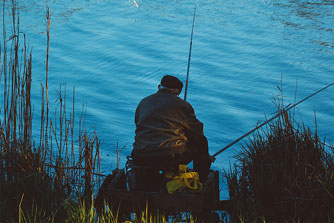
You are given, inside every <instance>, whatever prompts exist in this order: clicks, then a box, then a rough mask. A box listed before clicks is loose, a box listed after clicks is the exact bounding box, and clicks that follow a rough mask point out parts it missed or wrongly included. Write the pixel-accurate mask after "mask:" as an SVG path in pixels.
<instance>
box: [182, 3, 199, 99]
mask: <svg viewBox="0 0 334 223" xmlns="http://www.w3.org/2000/svg"><path fill="white" fill-rule="evenodd" d="M195 16H196V4H195V8H194V16H193V25H192V28H191V39H190V49H189V57H188V68H187V78H186V87H185V89H184V100H185V101H186V100H187V91H188V82H189V68H190V59H191V48H192V45H193V34H194V24H195Z"/></svg>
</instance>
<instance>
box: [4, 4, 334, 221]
mask: <svg viewBox="0 0 334 223" xmlns="http://www.w3.org/2000/svg"><path fill="white" fill-rule="evenodd" d="M9 11H10V14H9V13H8V12H9ZM51 15H52V14H51V12H50V10H49V9H48V10H47V11H46V18H45V22H46V30H47V32H46V37H45V38H46V40H47V45H46V50H45V53H46V54H45V55H46V60H45V82H43V84H41V101H40V103H41V106H40V108H41V110H40V111H39V112H40V114H38V116H37V117H40V120H38V121H39V123H40V126H38V127H36V126H34V129H38V131H39V138H38V139H36V138H35V139H34V138H33V136H32V129H33V127H32V123H33V113H32V101H31V83H32V59H33V57H32V54H31V51H30V49H29V48H28V47H27V45H26V37H25V35H24V34H23V33H21V32H20V29H19V28H20V27H19V14H18V10H17V6H16V3H15V1H14V0H13V1H11V2H10V1H3V22H2V24H3V35H2V40H3V41H1V42H0V70H1V74H0V86H1V88H0V89H1V93H0V94H1V99H0V222H101V223H102V222H124V221H125V220H129V219H125V218H124V216H122V215H121V214H120V213H121V212H120V211H119V210H117V207H116V208H115V207H109V206H108V205H105V208H104V209H103V210H102V212H101V213H97V211H96V209H95V205H94V202H93V201H94V189H97V188H99V186H100V183H101V181H102V180H103V176H102V175H101V171H100V140H99V138H98V135H97V133H95V132H93V133H89V132H87V131H86V130H85V124H84V122H85V121H84V114H85V108H84V107H83V109H82V114H81V115H79V117H77V115H76V113H75V107H76V106H77V105H75V103H74V101H75V89H74V87H73V90H72V89H71V91H70V93H68V91H67V90H66V86H60V87H59V94H58V98H57V99H56V100H57V104H56V105H52V106H51V105H50V103H49V102H50V101H56V100H55V99H52V100H50V97H49V87H48V86H49V84H48V79H49V62H48V58H49V43H50V41H52V38H51V35H50V29H52V24H51ZM7 27H11V28H10V29H11V30H10V33H7V31H8V30H7ZM51 75H52V74H51ZM69 94H70V95H71V98H70V99H68V97H69ZM50 107H52V108H56V110H55V112H50ZM69 108H70V110H69ZM278 110H279V111H280V110H281V107H280V106H278ZM35 114H36V113H35ZM35 117H36V115H35ZM34 123H36V122H34ZM115 156H116V154H115ZM333 156H334V155H333V150H331V149H330V148H329V147H328V146H325V145H324V144H323V142H322V141H321V140H320V139H319V137H318V135H317V133H316V131H314V132H313V133H312V131H311V130H310V129H309V128H307V127H305V126H303V125H300V126H299V125H298V124H296V123H295V121H294V120H293V116H291V115H290V114H288V113H284V114H283V115H281V116H280V117H279V118H278V119H277V120H275V121H273V122H272V123H271V124H269V125H268V126H267V128H265V129H263V130H261V131H259V132H257V133H256V134H254V135H253V136H252V138H250V139H249V142H248V143H246V144H245V145H244V146H243V147H242V148H241V152H240V153H239V154H237V163H236V164H235V165H233V167H231V169H230V170H227V171H226V172H225V174H224V176H225V177H226V178H227V182H228V186H229V194H230V199H231V207H230V210H229V211H230V213H229V216H227V217H226V219H225V221H227V222H331V221H334V158H333ZM131 222H196V219H193V217H192V216H191V214H189V213H179V215H177V216H173V217H170V216H165V215H164V214H163V213H160V212H159V210H154V211H152V212H150V211H149V210H148V208H147V209H146V210H143V211H142V212H141V213H139V214H137V215H132V216H131Z"/></svg>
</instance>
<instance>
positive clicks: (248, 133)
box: [211, 82, 334, 160]
mask: <svg viewBox="0 0 334 223" xmlns="http://www.w3.org/2000/svg"><path fill="white" fill-rule="evenodd" d="M333 85H334V82H333V83H331V84H329V85H327V86H325V87H323V88H321V89H320V90H318V91H316V92H314V93H313V94H311V95H309V96H307V97H306V98H304V99H302V100H300V101H299V102H297V103H295V104H293V105H291V104H289V105H288V106H286V107H285V108H284V109H283V110H281V111H280V112H279V113H278V114H276V115H275V116H274V117H272V118H270V119H269V120H267V121H265V122H263V123H262V124H261V125H259V126H257V127H256V128H254V129H252V130H250V131H249V132H247V133H245V134H244V135H242V136H240V137H239V138H237V139H236V140H234V141H233V142H231V143H230V144H228V145H227V146H225V147H224V148H222V149H221V150H219V151H218V152H216V153H215V154H213V155H212V156H211V158H212V160H214V159H215V157H216V156H217V155H219V154H220V153H222V152H224V151H225V150H227V149H228V148H230V147H231V146H233V145H234V144H236V143H237V142H239V141H240V140H242V139H243V138H245V137H247V136H248V135H250V134H251V133H253V132H254V131H256V130H258V129H259V128H261V127H263V126H264V125H266V124H268V123H269V122H271V121H272V120H274V119H275V118H277V117H278V116H280V115H281V114H283V113H284V112H287V111H289V110H290V109H291V108H294V107H296V106H297V105H299V104H300V103H302V102H304V101H306V100H307V99H309V98H311V97H313V96H314V95H316V94H318V93H319V92H321V91H323V90H325V89H327V88H329V87H331V86H333Z"/></svg>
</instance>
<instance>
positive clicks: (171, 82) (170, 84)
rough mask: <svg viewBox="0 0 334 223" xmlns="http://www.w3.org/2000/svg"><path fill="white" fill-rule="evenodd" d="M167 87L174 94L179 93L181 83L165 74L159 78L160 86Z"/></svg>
mask: <svg viewBox="0 0 334 223" xmlns="http://www.w3.org/2000/svg"><path fill="white" fill-rule="evenodd" d="M161 86H162V87H164V88H168V89H170V90H172V91H173V92H174V93H175V94H176V95H179V94H180V93H181V91H182V87H183V84H182V82H181V81H180V80H179V79H178V78H177V77H174V76H170V75H166V76H164V77H163V78H162V79H161V82H160V85H159V88H160V87H161Z"/></svg>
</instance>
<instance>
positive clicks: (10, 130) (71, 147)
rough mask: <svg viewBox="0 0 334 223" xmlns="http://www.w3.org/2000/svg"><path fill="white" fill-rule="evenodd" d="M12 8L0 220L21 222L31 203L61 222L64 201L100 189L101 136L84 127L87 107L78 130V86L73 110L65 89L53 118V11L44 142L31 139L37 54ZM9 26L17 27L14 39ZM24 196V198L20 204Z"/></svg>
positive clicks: (1, 64) (5, 61) (4, 57)
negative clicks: (49, 81) (49, 85)
mask: <svg viewBox="0 0 334 223" xmlns="http://www.w3.org/2000/svg"><path fill="white" fill-rule="evenodd" d="M7 4H8V1H3V8H2V11H3V17H2V19H3V21H2V24H3V41H2V43H0V70H1V74H0V86H1V89H3V93H1V96H3V97H2V98H1V100H0V221H3V220H6V219H7V220H8V219H11V218H14V219H16V218H18V217H19V216H20V217H21V214H19V213H18V212H19V208H18V207H20V210H23V211H22V213H26V212H25V210H29V209H31V207H32V204H34V206H33V207H36V208H41V209H42V210H41V213H43V214H41V215H40V216H42V215H43V216H46V218H48V219H49V217H50V216H54V215H56V216H55V218H56V219H57V218H58V219H61V218H62V217H64V216H62V215H66V211H65V210H64V202H63V201H64V200H69V199H72V200H80V199H82V198H84V199H88V200H90V199H91V197H92V193H93V190H94V187H95V185H97V184H99V181H100V177H101V171H100V155H99V152H100V151H99V150H100V140H99V138H98V136H97V133H96V132H93V133H88V132H87V131H86V130H85V128H84V127H85V125H84V122H85V117H84V114H85V107H84V106H83V109H82V111H83V112H82V114H81V115H80V118H79V119H78V122H79V125H75V121H76V118H75V107H74V104H75V103H74V102H75V89H74V87H73V97H72V103H71V104H72V110H71V111H70V112H68V111H67V108H68V105H67V97H66V86H65V87H63V86H60V87H59V94H58V99H57V103H58V104H57V105H56V107H55V111H54V115H50V114H49V91H48V76H49V72H48V65H49V61H48V58H49V43H50V27H51V13H50V10H49V9H48V10H47V13H46V19H47V56H46V58H47V59H46V81H45V87H44V86H43V85H42V86H41V114H40V117H41V121H40V123H41V125H40V130H39V132H40V138H39V143H38V144H37V145H36V143H35V139H33V137H32V123H33V122H32V119H33V114H32V109H31V107H32V102H31V81H32V78H31V76H32V54H31V51H30V49H29V48H28V47H27V45H26V37H25V34H22V33H21V32H20V29H19V23H20V22H19V21H20V20H19V11H18V7H17V3H16V1H15V0H12V1H11V2H10V5H7ZM8 9H11V16H9V15H7V14H6V12H7V11H6V10H8ZM8 23H10V24H11V27H12V28H11V30H10V32H11V33H10V36H9V37H7V31H8V29H7V27H6V25H7V24H8ZM22 38H23V39H22ZM64 88H65V89H64ZM45 97H46V99H45ZM45 107H46V109H45ZM77 126H78V127H77ZM76 138H77V139H76ZM23 194H24V199H21V198H22V196H23ZM34 210H35V209H34ZM27 216H28V215H25V218H27Z"/></svg>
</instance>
